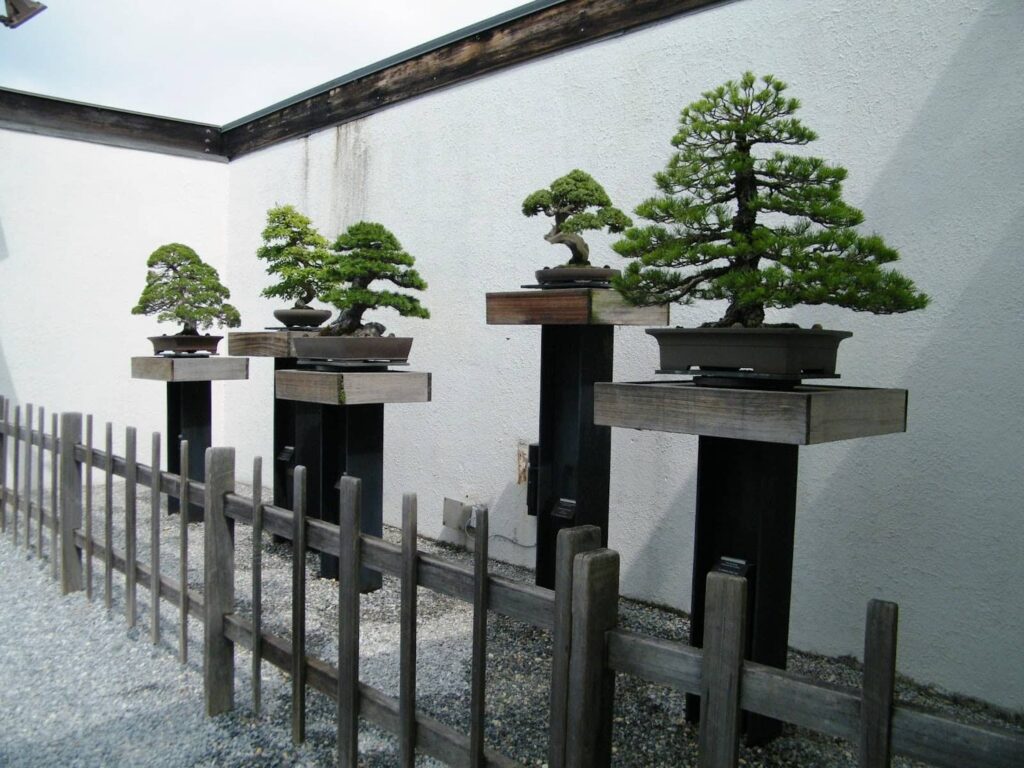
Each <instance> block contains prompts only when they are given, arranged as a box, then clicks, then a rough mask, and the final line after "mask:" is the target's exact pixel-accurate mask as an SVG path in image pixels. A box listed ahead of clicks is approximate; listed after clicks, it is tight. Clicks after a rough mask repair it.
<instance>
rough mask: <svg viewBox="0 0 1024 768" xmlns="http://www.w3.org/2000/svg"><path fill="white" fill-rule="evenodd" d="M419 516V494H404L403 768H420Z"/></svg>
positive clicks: (400, 683) (400, 697)
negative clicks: (418, 688)
mask: <svg viewBox="0 0 1024 768" xmlns="http://www.w3.org/2000/svg"><path fill="white" fill-rule="evenodd" d="M416 512H417V510H416V494H414V493H406V494H404V495H403V496H402V594H401V618H400V622H401V624H400V628H399V632H400V635H399V664H398V675H399V681H398V691H399V693H398V701H399V705H398V720H399V730H398V747H399V759H400V763H401V765H402V768H414V766H415V765H416V592H417V583H416V568H417V550H416V527H417V521H416Z"/></svg>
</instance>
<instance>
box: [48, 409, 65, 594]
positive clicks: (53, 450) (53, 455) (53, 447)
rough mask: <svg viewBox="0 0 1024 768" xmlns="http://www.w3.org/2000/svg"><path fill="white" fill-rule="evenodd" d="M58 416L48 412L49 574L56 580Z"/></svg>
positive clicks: (57, 561) (58, 568) (59, 560)
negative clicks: (51, 438) (50, 435)
mask: <svg viewBox="0 0 1024 768" xmlns="http://www.w3.org/2000/svg"><path fill="white" fill-rule="evenodd" d="M58 428H59V427H58V416H57V414H56V413H52V414H50V433H51V434H52V435H53V441H52V442H51V443H50V477H51V478H52V482H51V483H50V509H51V510H52V511H53V515H52V517H51V518H50V575H51V576H52V577H53V578H54V580H56V579H57V578H58V577H59V574H58V571H59V570H60V568H61V566H62V565H63V562H62V558H61V554H60V552H61V549H60V547H59V546H58V543H57V529H58V527H59V523H58V518H59V517H60V507H59V506H58V503H57V500H58V494H57V492H58V489H59V488H60V479H59V478H60V474H59V472H58V452H59V451H60V446H59V445H58V442H59V441H58V439H57V434H58Z"/></svg>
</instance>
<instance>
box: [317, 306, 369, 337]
mask: <svg viewBox="0 0 1024 768" xmlns="http://www.w3.org/2000/svg"><path fill="white" fill-rule="evenodd" d="M365 311H366V307H364V306H360V305H357V306H354V307H349V308H348V309H344V310H342V311H341V312H340V313H339V314H338V319H337V320H335V321H334V322H332V323H331V324H330V325H328V326H327V328H326V329H325V330H324V334H323V335H325V336H328V335H329V336H351V335H352V334H353V333H355V332H356V331H358V330H359V329H360V328H362V327H363V312H365Z"/></svg>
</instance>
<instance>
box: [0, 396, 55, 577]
mask: <svg viewBox="0 0 1024 768" xmlns="http://www.w3.org/2000/svg"><path fill="white" fill-rule="evenodd" d="M20 470H21V406H20V405H16V406H14V474H13V479H14V483H13V484H12V487H13V489H14V505H13V506H12V507H11V533H12V534H13V536H14V540H15V541H17V540H18V504H19V503H20V493H21V491H20V490H19V488H20V484H19V479H20V477H21V472H20ZM5 530H6V526H5ZM53 559H56V555H55V556H54V558H53Z"/></svg>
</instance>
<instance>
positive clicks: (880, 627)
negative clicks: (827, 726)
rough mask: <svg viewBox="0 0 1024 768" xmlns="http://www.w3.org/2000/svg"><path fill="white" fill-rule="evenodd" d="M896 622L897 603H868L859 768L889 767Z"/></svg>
mask: <svg viewBox="0 0 1024 768" xmlns="http://www.w3.org/2000/svg"><path fill="white" fill-rule="evenodd" d="M898 620H899V607H898V606H897V605H896V603H889V602H885V601H882V600H872V601H871V602H869V603H868V616H867V627H866V629H865V632H864V680H863V684H862V690H863V693H862V695H861V711H860V762H859V765H860V766H861V768H888V767H889V764H890V760H891V755H892V707H893V697H894V694H895V691H896V627H897V624H898Z"/></svg>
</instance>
